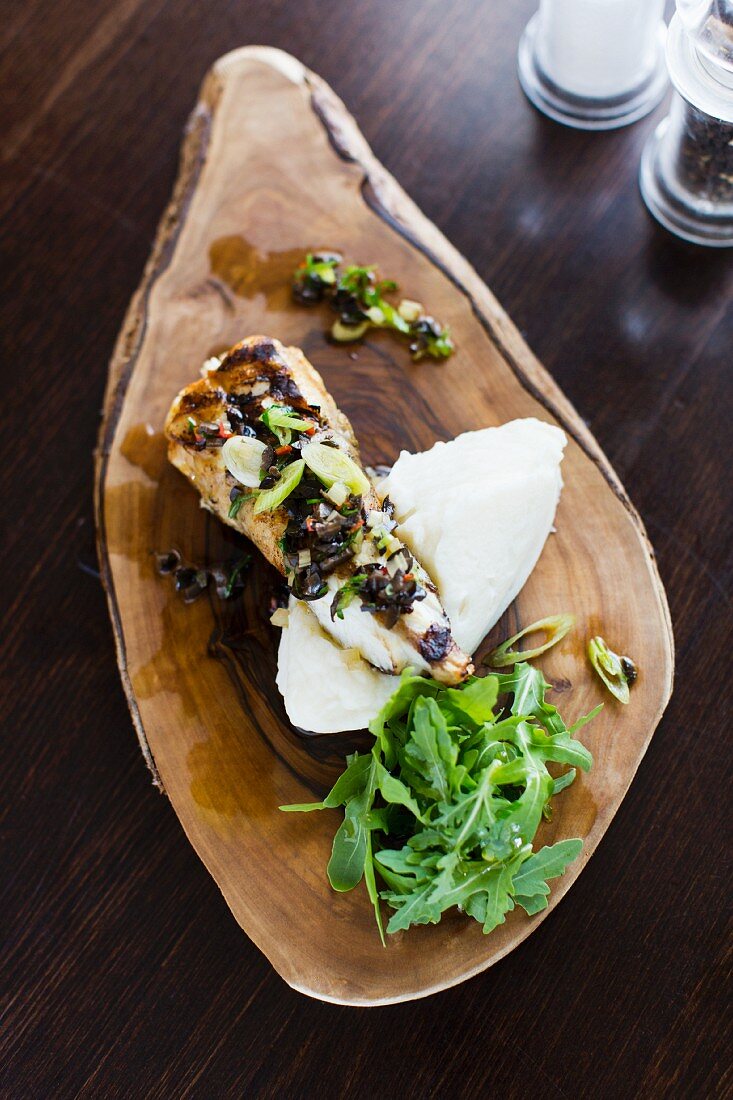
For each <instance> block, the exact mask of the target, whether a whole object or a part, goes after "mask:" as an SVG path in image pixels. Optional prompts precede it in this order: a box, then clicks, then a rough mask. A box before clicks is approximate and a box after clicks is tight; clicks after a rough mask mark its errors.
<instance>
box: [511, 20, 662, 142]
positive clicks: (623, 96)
mask: <svg viewBox="0 0 733 1100" xmlns="http://www.w3.org/2000/svg"><path fill="white" fill-rule="evenodd" d="M663 13H664V0H540V6H539V10H538V11H537V12H536V14H535V15H534V16H533V17H532V19H530V21H529V23H528V24H527V27H526V28H525V31H524V34H523V36H522V40H521V42H520V44H519V54H518V59H517V61H518V68H519V81H520V83H521V85H522V88H523V90H524V92H525V94H526V95H527V97H528V99H529V100H530V101H531V102H532V103H533V104H534V105H535V107H537V108H538V109H539V110H540V111H542V112H543V113H544V114H546V115H548V116H549V117H550V118H552V119H555V120H556V121H557V122H562V123H564V124H565V125H566V126H573V127H575V128H576V129H580V130H613V129H615V128H617V127H619V126H626V125H628V124H629V123H630V122H635V121H636V120H637V119H639V118H642V116H643V115H645V114H647V113H648V112H649V111H651V110H652V109H653V108H654V107H656V105H657V103H659V101H660V99H661V98H662V96H663V95H664V93H665V91H666V88H667V79H668V78H667V69H666V66H665V63H664V41H665V36H666V29H667V28H666V26H665V24H664V19H663Z"/></svg>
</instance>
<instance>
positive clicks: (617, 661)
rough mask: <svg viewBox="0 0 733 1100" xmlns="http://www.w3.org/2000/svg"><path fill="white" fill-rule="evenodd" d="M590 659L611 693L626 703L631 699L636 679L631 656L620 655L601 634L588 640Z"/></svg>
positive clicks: (634, 666)
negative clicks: (630, 689) (630, 690)
mask: <svg viewBox="0 0 733 1100" xmlns="http://www.w3.org/2000/svg"><path fill="white" fill-rule="evenodd" d="M588 659H589V661H590V663H591V664H592V665H593V668H594V669H595V670H596V672H597V673H598V675H599V676H600V678H601V679H602V680H603V683H604V684H605V685H606V687H607V688H608V690H609V691H610V692H611V695H613V696H615V697H616V699H618V701H619V703H623V704H624V705H625V704H626V703H628V701H629V687H630V685H631V684H633V682H634V680H635V679H636V665H635V664H634V662H633V661H632V660H631V658H630V657H619V655H618V653H614V652H613V650H612V649H609V648H608V646H607V644H606V642H605V641H604V640H603V638H601V637H600V636H597V637H595V638H591V640H590V641H589V642H588Z"/></svg>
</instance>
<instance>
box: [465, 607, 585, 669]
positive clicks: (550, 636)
mask: <svg viewBox="0 0 733 1100" xmlns="http://www.w3.org/2000/svg"><path fill="white" fill-rule="evenodd" d="M574 623H575V616H574V615H549V616H548V617H547V618H546V619H540V620H539V621H538V622H536V623H530V625H529V626H525V628H524V630H520V631H519V633H518V634H514V635H513V636H512V637H511V638H507V640H506V641H505V642H502V643H501V645H499V646H497V647H496V649H493V650H492V651H491V653H489V655H488V657H486V659H485V661H484V663H485V664H487V665H491V667H492V668H506V667H507V666H508V665H514V664H516V663H517V661H531V660H532V658H533V657H539V656H540V654H541V653H546V652H547V650H548V649H551V648H552V647H553V646H554V645H557V643H558V642H561V641H562V639H563V638H564V637H565V635H566V634H567V633H568V631H570V630H572V628H573V625H574ZM539 631H543V632H544V634H545V635H546V638H545V641H544V642H543V643H542V645H539V646H535V647H534V649H524V650H517V649H512V646H514V645H516V643H517V642H518V641H520V640H521V639H522V638H526V636H527V635H528V634H536V633H538V632H539Z"/></svg>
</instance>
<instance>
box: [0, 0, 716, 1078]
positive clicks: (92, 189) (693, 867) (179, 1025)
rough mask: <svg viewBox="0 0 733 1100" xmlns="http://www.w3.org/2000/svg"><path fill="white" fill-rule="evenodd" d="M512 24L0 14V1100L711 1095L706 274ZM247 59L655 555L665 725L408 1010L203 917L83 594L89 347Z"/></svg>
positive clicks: (272, 13) (94, 375)
mask: <svg viewBox="0 0 733 1100" xmlns="http://www.w3.org/2000/svg"><path fill="white" fill-rule="evenodd" d="M531 9H532V5H531V4H524V3H518V4H516V5H512V6H511V8H510V7H509V6H508V5H494V4H483V3H473V2H468V0H465V2H462V3H461V2H459V3H455V4H452V5H451V6H450V9H449V10H447V9H446V7H445V5H438V4H437V3H420V4H417V3H413V2H407V3H404V4H401V5H399V7H397V6H395V5H391V4H388V3H386V2H378V3H374V4H371V5H355V4H342V3H341V4H335V3H330V2H325V3H321V4H319V5H318V6H317V7H316V5H312V4H305V5H304V4H298V5H294V4H291V3H282V4H267V5H266V4H264V3H250V4H243V5H241V6H239V7H237V8H234V7H233V6H231V5H228V4H224V3H219V2H218V0H213V2H212V3H211V4H209V5H207V7H206V9H205V10H203V9H202V7H201V6H200V5H195V4H193V3H184V2H179V3H168V4H165V3H150V4H147V5H141V4H139V3H135V2H134V0H129V2H127V3H118V4H116V5H114V6H113V7H109V8H107V9H106V10H105V11H104V13H102V14H101V15H100V13H99V9H98V8H97V7H96V6H93V5H90V4H83V3H80V2H76V3H67V4H64V3H60V4H56V5H50V4H44V3H33V2H31V3H29V4H27V5H24V6H23V7H22V8H18V9H16V10H14V11H13V12H11V13H10V14H9V16H8V19H7V20H6V22H5V25H4V27H3V32H2V39H1V40H0V49H1V50H2V51H3V54H2V56H3V66H2V77H1V79H2V82H3V93H4V101H5V102H6V104H7V106H8V112H9V113H8V125H7V126H6V132H5V136H4V142H3V149H2V153H3V158H4V173H3V191H2V195H1V196H0V202H1V204H2V206H1V209H2V212H3V218H4V230H3V255H4V260H5V262H4V263H3V281H4V288H3V290H4V292H3V297H2V305H1V306H0V311H1V313H2V320H3V330H4V341H3V346H4V347H5V348H6V349H7V350H6V364H7V365H6V373H5V375H4V377H5V379H6V384H7V388H8V398H7V400H6V408H7V409H8V415H7V427H6V431H5V432H4V433H3V438H2V446H3V454H4V459H5V461H4V463H3V465H2V467H0V468H1V469H2V474H3V486H4V489H5V501H6V508H5V511H4V522H5V535H4V554H3V558H4V565H5V569H4V577H5V582H6V599H5V602H4V630H3V633H2V636H1V639H0V643H1V644H2V647H3V658H4V659H3V663H2V666H1V667H2V678H3V688H2V697H3V700H4V701H5V713H6V723H5V725H6V737H5V742H4V744H5V750H4V751H5V757H4V768H3V794H4V798H3V806H4V810H3V833H2V836H3V841H4V844H3V868H2V870H3V876H2V882H3V914H4V917H3V925H4V929H5V928H7V932H6V933H5V934H4V936H3V944H4V956H3V960H2V962H3V965H2V973H3V982H2V994H3V999H4V1001H5V1002H6V1006H7V1007H6V1011H5V1013H4V1017H3V1037H2V1041H3V1059H4V1060H3V1067H2V1074H3V1076H2V1088H3V1090H4V1092H6V1093H7V1094H8V1095H11V1096H39V1095H42V1096H50V1095H51V1096H57V1095H58V1096H76V1095H88V1096H94V1095H96V1096H113V1095H125V1096H130V1095H135V1096H171V1095H176V1096H178V1095H200V1096H212V1095H214V1096H217V1095H243V1094H245V1095H263V1096H269V1095H276V1094H277V1095H282V1094H283V1093H284V1094H285V1095H309V1094H311V1093H313V1092H316V1091H318V1093H320V1094H322V1095H325V1096H330V1095H333V1096H340V1095H345V1094H347V1093H348V1094H349V1095H359V1096H372V1095H376V1094H377V1093H381V1092H384V1091H387V1090H390V1091H397V1090H399V1091H400V1092H401V1093H402V1094H404V1095H407V1096H439V1095H445V1096H448V1095H453V1096H455V1095H475V1094H476V1093H477V1092H478V1093H480V1094H481V1093H482V1094H484V1095H491V1096H494V1095H495V1096H523V1095H526V1094H528V1093H531V1092H533V1091H535V1092H536V1091H539V1090H543V1091H544V1092H545V1093H549V1094H550V1095H551V1096H586V1095H587V1096H594V1097H595V1096H618V1095H644V1096H649V1095H652V1096H669V1095H674V1096H678V1095H679V1096H688V1095H689V1096H715V1095H721V1096H722V1095H725V1094H726V1091H727V1088H726V1084H725V1082H724V1080H723V1074H724V1071H725V1070H726V1068H727V1063H726V1052H727V1049H728V1048H727V1046H726V1035H725V1023H724V1016H723V1014H722V992H721V990H722V982H723V980H724V969H723V966H724V953H723V930H724V926H725V914H726V897H727V893H728V888H727V882H728V877H727V871H726V865H725V847H724V837H725V825H726V820H727V819H726V816H725V808H724V807H725V800H726V793H727V788H726V786H725V784H726V781H728V782H729V780H730V764H729V755H728V754H727V743H726V739H727V723H728V722H729V719H730V690H729V689H728V687H727V675H728V668H729V659H728V657H727V653H726V646H729V645H730V641H731V630H730V596H729V591H730V561H731V550H732V547H731V542H732V541H733V540H732V531H731V523H730V496H731V479H730V463H731V448H730V441H729V423H730V418H731V411H732V410H731V383H730V374H729V371H730V341H731V336H732V335H733V325H732V317H731V286H732V285H733V278H732V272H731V264H730V258H729V257H728V256H727V255H725V254H723V255H714V256H713V255H710V254H708V253H704V252H701V251H699V250H695V249H693V248H688V247H687V246H682V245H679V244H677V243H676V242H674V241H672V240H671V239H670V238H668V237H667V236H666V235H665V234H663V233H662V232H661V231H659V230H657V228H656V227H655V226H653V225H652V224H651V223H650V222H649V221H648V220H647V217H646V215H645V213H644V211H643V208H642V206H641V204H640V202H639V199H638V194H637V190H636V184H635V172H636V165H637V163H638V155H639V152H640V148H641V145H642V144H643V140H644V138H645V136H646V134H647V133H648V132H649V129H650V127H651V126H652V125H653V119H649V120H646V121H644V122H642V123H641V124H639V125H638V126H636V127H634V128H632V129H631V130H628V131H622V132H620V133H618V134H612V135H605V136H591V135H582V134H574V133H570V132H568V131H563V130H561V129H559V128H557V127H554V126H552V125H551V124H549V123H546V122H544V120H542V119H540V118H539V117H538V116H536V115H535V114H533V113H532V111H531V110H530V109H529V108H528V107H527V105H526V104H525V103H524V102H523V100H522V98H521V95H520V93H519V92H518V90H517V88H516V83H515V79H514V71H513V70H514V49H515V45H516V41H517V38H518V35H519V33H520V30H521V27H522V25H523V22H524V21H525V19H526V18H527V17H528V15H529V14H531ZM247 41H262V42H266V43H272V44H274V45H279V46H282V47H284V48H287V49H290V50H291V51H293V52H295V53H297V54H299V55H300V56H301V57H302V58H303V60H304V61H305V62H306V63H307V64H309V65H310V66H312V67H313V68H315V69H318V70H319V71H320V72H321V73H322V74H323V75H324V77H325V78H326V79H327V80H328V81H329V82H330V83H331V84H332V85H333V86H334V88H335V89H336V90H337V92H339V93H340V94H341V95H342V96H343V97H344V99H346V101H347V102H348V103H349V106H350V108H351V109H352V110H353V112H354V114H355V115H356V117H357V119H358V121H359V123H360V125H361V127H362V129H363V130H364V132H365V134H366V136H367V138H368V140H369V141H370V144H371V145H372V146H373V148H374V150H375V152H376V154H377V156H378V157H379V158H380V160H382V161H383V162H384V163H385V164H386V166H387V167H388V168H389V169H390V170H391V171H392V172H393V173H394V174H395V175H396V176H397V177H398V178H399V179H400V181H401V182H402V183H403V184H404V186H405V187H406V189H407V190H408V191H409V192H410V193H411V194H412V195H413V197H414V198H415V199H416V200H417V201H418V203H419V205H420V206H421V207H422V208H423V209H424V210H425V211H426V213H427V214H428V215H429V216H430V217H431V218H432V220H433V221H435V223H436V224H437V225H438V226H439V228H440V229H441V230H443V231H444V232H445V233H446V234H447V236H448V237H449V238H450V239H451V240H452V241H453V242H454V243H455V244H456V246H457V247H458V248H459V250H461V251H462V252H463V253H465V254H466V256H467V257H468V259H469V260H470V261H471V263H472V264H473V265H474V266H475V267H476V269H477V270H478V272H479V274H480V275H481V276H482V277H483V278H484V279H485V280H486V281H487V282H488V283H489V284H490V285H491V286H492V288H493V289H494V290H495V292H496V293H497V295H498V297H499V299H500V300H501V301H502V304H503V305H504V306H505V307H506V308H507V309H508V310H509V312H510V313H511V314H512V316H513V317H514V319H515V320H516V321H517V323H518V324H519V326H520V328H522V330H523V331H524V333H525V334H526V336H527V337H528V339H529V342H530V344H531V346H532V347H533V348H534V350H535V351H536V352H537V353H538V354H539V356H540V358H541V359H542V360H543V361H544V362H545V363H546V364H547V366H548V367H549V368H550V369H551V370H552V372H553V374H554V375H555V377H556V379H557V381H558V382H559V383H560V384H561V386H562V388H563V390H564V391H565V392H566V393H567V394H568V396H569V397H570V399H571V400H572V401H573V402H574V403H575V405H576V406H577V407H578V408H579V410H580V411H581V413H582V415H583V416H585V417H586V419H587V420H588V421H589V423H590V426H591V427H592V429H593V432H594V434H595V435H596V437H597V438H598V439H599V440H600V442H601V445H602V446H603V448H604V449H605V451H606V452H607V453H608V455H609V457H610V458H611V460H612V462H613V463H614V465H615V467H616V468H617V470H618V471H619V473H620V475H621V477H622V480H623V481H624V483H625V484H626V485H627V486H628V487H629V490H630V492H631V495H632V497H633V499H634V502H635V503H636V504H637V506H638V507H639V509H640V511H641V514H642V516H643V518H644V520H645V522H646V524H647V527H648V530H649V533H650V535H651V537H652V539H653V541H654V544H655V548H656V550H657V553H658V556H659V563H660V569H661V573H662V577H663V579H664V581H665V584H666V586H667V589H668V593H669V595H670V601H671V605H672V616H673V620H674V623H675V633H676V638H677V644H678V681H677V688H676V692H675V695H674V697H673V701H672V704H671V707H670V709H669V710H668V712H667V715H666V716H665V719H664V720H663V722H662V724H661V726H660V728H659V731H658V733H657V736H656V737H655V738H654V740H653V742H652V744H651V747H650V749H649V751H648V753H647V756H646V758H645V760H644V762H643V763H642V766H641V768H640V770H639V773H638V776H637V779H636V781H635V783H634V785H633V786H632V788H631V791H630V792H629V795H628V797H627V799H626V800H625V801H624V803H623V805H622V807H621V809H620V811H619V813H618V814H617V815H616V818H615V819H614V822H613V824H612V826H611V828H610V830H609V832H608V834H607V836H606V837H605V839H604V841H603V843H602V844H601V845H600V847H599V849H598V851H597V853H596V855H595V856H594V859H593V860H592V861H591V863H590V864H589V866H588V868H587V869H586V870H585V872H584V873H583V875H582V876H581V878H580V879H579V881H578V882H577V884H576V885H575V887H574V889H573V891H572V897H571V898H569V899H568V900H567V901H566V902H565V903H564V904H563V905H562V906H561V907H560V908H559V909H558V910H557V912H555V913H554V914H552V916H551V917H550V919H549V921H548V923H547V925H546V926H545V927H544V928H543V930H542V933H541V934H540V935H538V936H534V937H532V938H531V939H530V940H529V941H528V942H527V943H526V944H524V945H522V946H521V947H520V948H519V949H518V950H517V951H515V952H514V953H513V954H512V956H511V957H510V958H508V959H505V960H504V961H502V962H501V963H500V964H499V965H498V966H497V967H495V968H494V969H493V970H492V971H491V972H490V974H489V975H486V976H484V977H479V978H477V979H475V980H473V981H471V982H469V983H468V984H466V985H463V986H461V987H459V988H457V989H455V990H452V991H449V992H447V993H444V994H441V995H440V997H438V998H437V999H434V1000H432V1001H426V1002H423V1003H418V1004H412V1005H405V1006H394V1007H391V1008H385V1009H379V1010H375V1011H370V1012H368V1013H366V1012H363V1011H359V1010H349V1009H342V1008H338V1007H335V1006H328V1005H323V1004H316V1003H311V1002H306V1001H304V999H303V998H302V997H299V996H298V995H297V994H295V993H292V992H291V991H289V990H288V989H287V987H285V986H284V985H283V983H282V981H281V980H280V979H279V978H278V977H277V976H276V975H275V974H274V973H273V972H272V970H271V968H270V966H269V964H268V963H267V962H266V961H265V960H264V959H263V958H262V956H261V955H260V954H259V953H258V951H257V950H256V948H254V947H253V946H252V945H250V944H249V943H248V942H247V941H246V940H245V939H244V938H243V937H242V935H241V932H240V931H239V930H238V929H237V927H236V925H235V924H234V922H233V921H232V920H231V917H230V916H229V914H228V911H227V909H226V906H225V905H224V903H223V901H222V900H221V898H220V897H219V896H218V895H217V891H216V889H215V888H214V887H213V885H212V883H211V880H210V879H209V878H208V876H207V875H206V873H205V872H204V871H203V869H202V868H201V867H200V865H199V864H198V861H197V860H196V858H195V856H194V855H193V853H192V852H191V850H190V848H189V847H188V845H187V844H186V843H185V841H184V839H183V838H182V836H181V834H180V829H179V827H178V824H177V822H176V820H175V817H174V815H173V814H172V812H171V811H170V809H169V808H168V807H167V806H166V804H165V802H164V801H163V800H162V799H161V798H160V797H158V796H157V795H156V794H155V792H154V791H153V790H152V789H151V788H150V786H149V782H148V775H147V772H146V771H145V768H144V766H143V764H142V763H141V759H140V756H139V752H138V749H137V746H136V744H135V742H134V739H133V738H132V737H131V733H130V719H129V715H128V713H127V710H126V707H125V705H124V700H123V696H122V693H121V691H120V688H119V684H118V680H117V674H116V669H115V663H114V653H113V648H112V643H111V638H110V634H109V628H108V623H107V621H106V615H105V609H104V603H103V599H102V596H101V592H100V590H99V587H98V583H97V581H96V580H95V579H94V578H93V577H92V576H89V575H88V574H87V573H86V572H85V569H86V568H87V567H89V566H91V567H92V568H93V546H92V539H91V529H90V525H91V488H90V481H91V459H90V456H91V451H92V448H93V445H94V437H95V434H96V425H95V423H94V420H95V415H96V412H97V410H98V409H99V406H100V403H101V399H102V392H103V388H104V376H105V370H106V361H107V359H108V357H109V353H110V349H111V346H112V343H113V340H114V335H115V332H116V330H117V328H118V326H119V320H120V317H121V315H122V312H123V311H124V308H125V303H126V302H127V300H128V299H129V296H130V294H131V292H132V290H133V289H134V287H135V285H136V284H137V282H138V279H139V273H140V270H141V268H142V265H143V263H144V261H145V257H146V255H147V253H148V251H149V247H150V240H151V236H152V233H153V231H154V228H155V224H156V221H157V218H158V216H159V213H160V210H161V209H162V208H163V206H164V204H165V201H166V199H167V196H168V194H169V193H170V190H171V186H172V182H173V179H174V176H175V173H176V151H177V146H178V142H179V135H180V129H181V126H182V125H183V122H184V121H185V118H186V115H187V113H188V110H189V108H190V104H191V102H192V101H193V99H194V97H195V93H196V88H197V85H198V83H199V81H200V78H201V76H202V74H203V72H204V71H205V69H206V67H207V66H208V65H209V64H210V63H211V61H212V60H213V59H214V58H215V57H216V56H217V55H218V54H220V53H222V52H224V51H225V50H227V49H229V48H231V47H232V46H234V45H238V44H240V43H243V42H247ZM11 372H12V373H11ZM11 410H12V413H11ZM39 410H42V412H43V413H45V414H46V415H44V416H41V417H39V415H38V414H39ZM49 414H50V415H49ZM21 418H23V420H26V419H30V423H31V424H35V423H37V422H38V421H39V420H40V422H41V423H42V424H43V429H44V430H43V432H42V433H38V435H39V437H40V445H39V439H34V440H32V438H31V433H30V430H29V428H26V429H25V431H21V432H19V431H18V424H19V422H21ZM49 459H50V461H49ZM79 565H81V566H82V568H81V569H80V568H79ZM713 716H714V717H713Z"/></svg>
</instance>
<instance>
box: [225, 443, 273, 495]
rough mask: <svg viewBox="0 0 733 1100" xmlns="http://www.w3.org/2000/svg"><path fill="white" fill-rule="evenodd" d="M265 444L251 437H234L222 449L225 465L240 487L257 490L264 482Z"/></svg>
mask: <svg viewBox="0 0 733 1100" xmlns="http://www.w3.org/2000/svg"><path fill="white" fill-rule="evenodd" d="M264 453H265V444H264V443H260V441H259V439H255V438H254V437H253V436H249V435H233V436H232V437H231V438H230V439H227V441H226V443H225V444H224V446H223V447H222V449H221V454H222V458H223V459H224V465H225V466H226V468H227V470H228V471H229V473H230V474H231V475H232V477H233V478H235V479H236V480H237V481H238V482H239V484H240V485H245V486H246V487H247V488H248V489H256V488H257V486H258V485H259V483H260V482H261V481H262V456H263V454H264Z"/></svg>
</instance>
